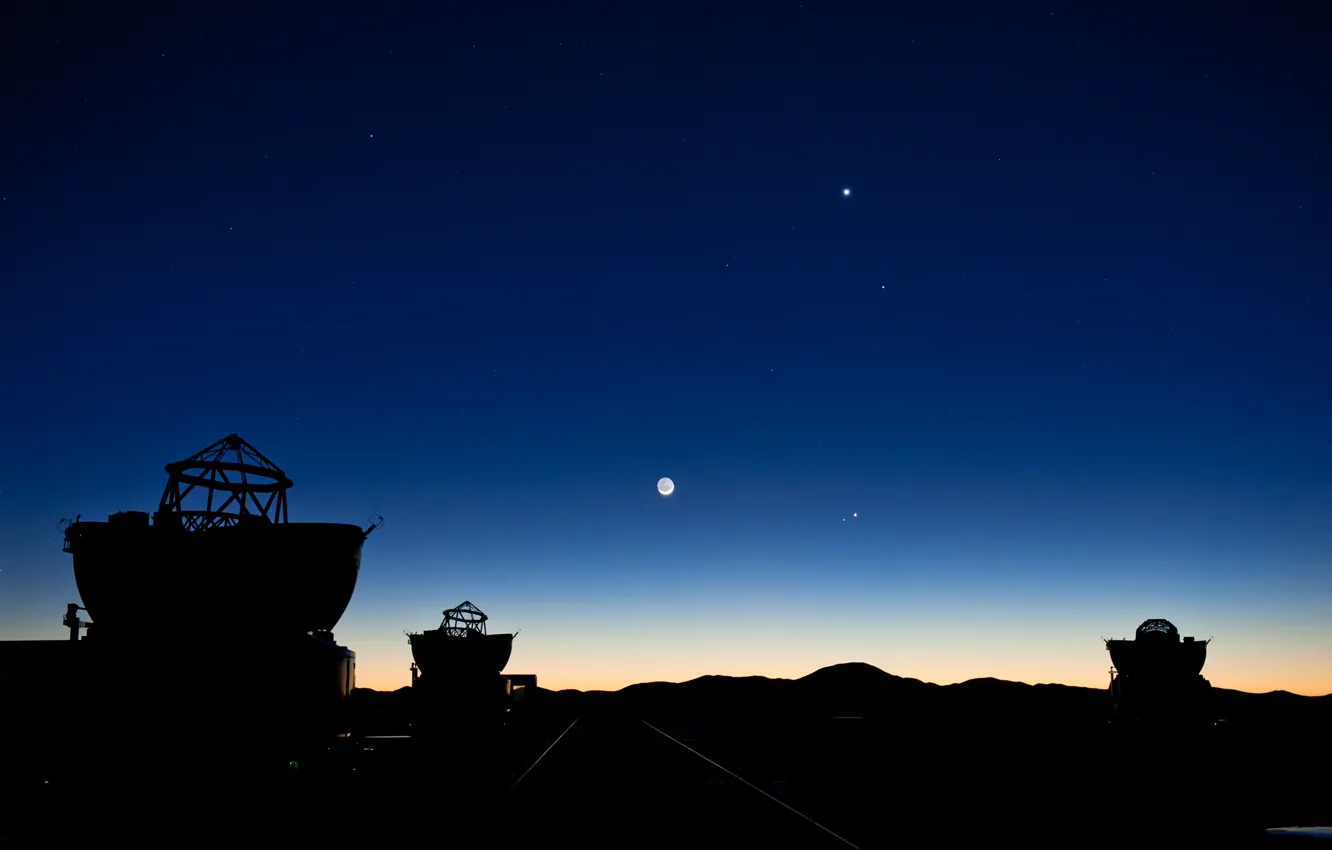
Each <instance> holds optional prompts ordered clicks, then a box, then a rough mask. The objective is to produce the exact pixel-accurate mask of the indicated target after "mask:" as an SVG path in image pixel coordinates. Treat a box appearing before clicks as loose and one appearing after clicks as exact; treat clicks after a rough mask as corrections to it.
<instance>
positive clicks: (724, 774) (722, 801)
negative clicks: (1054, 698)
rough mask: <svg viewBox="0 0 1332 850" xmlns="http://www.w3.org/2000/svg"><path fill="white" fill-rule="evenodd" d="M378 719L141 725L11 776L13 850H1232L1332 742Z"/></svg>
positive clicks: (1312, 814)
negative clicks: (329, 725)
mask: <svg viewBox="0 0 1332 850" xmlns="http://www.w3.org/2000/svg"><path fill="white" fill-rule="evenodd" d="M375 731H381V732H388V733H392V732H401V731H403V730H400V729H389V728H385V729H382V730H375V729H362V732H363V733H365V734H363V735H362V736H361V737H358V738H355V739H345V740H343V741H341V742H339V743H337V744H335V745H334V746H333V747H331V748H328V749H327V750H325V752H324V753H323V754H322V755H321V756H320V757H311V758H309V759H307V760H306V761H305V762H304V763H302V764H298V765H296V766H288V765H284V767H285V768H286V773H285V774H282V775H281V777H279V776H278V774H277V773H275V772H270V773H268V774H266V775H265V776H263V777H262V778H260V777H257V776H256V775H246V774H242V773H237V772H236V770H237V769H236V768H235V767H234V766H232V767H227V766H226V762H225V760H224V759H223V756H224V755H225V754H226V752H227V749H228V742H227V740H226V738H225V735H220V736H219V737H218V738H217V739H216V740H214V741H213V742H212V743H211V744H210V746H209V747H200V748H196V749H193V750H192V749H190V748H189V747H186V746H184V745H177V746H175V747H174V748H173V747H171V746H165V747H164V746H161V745H153V744H152V743H150V742H143V746H142V747H140V748H138V749H137V750H135V751H136V752H138V753H139V754H140V756H139V757H138V758H135V757H133V756H130V757H127V758H126V760H125V761H123V762H122V763H120V764H118V765H116V766H115V769H114V770H112V771H110V772H109V773H107V772H101V773H99V772H98V771H97V770H96V769H94V768H93V767H91V766H81V765H77V764H74V765H69V767H70V768H71V769H72V770H73V771H74V772H76V773H78V774H81V775H83V777H84V780H85V781H83V782H81V783H80V782H73V783H71V782H64V781H61V780H59V778H57V780H56V781H54V782H51V784H36V783H34V782H27V783H18V784H17V785H16V786H14V787H11V788H10V789H9V790H8V792H7V793H6V794H5V795H4V797H3V802H0V806H2V808H0V835H5V836H7V838H6V839H5V840H4V841H3V842H0V846H4V847H6V848H8V847H18V846H33V847H53V846H57V845H58V844H63V843H67V841H77V842H78V843H79V844H82V845H95V844H102V843H110V842H112V841H116V842H117V843H118V842H119V841H125V842H127V843H128V844H129V845H130V846H172V847H181V846H192V847H200V846H226V847H234V846H238V845H239V844H243V843H259V842H262V843H263V844H265V845H270V844H272V845H274V846H277V842H282V845H283V846H291V845H292V844H293V843H295V844H299V845H301V846H312V845H316V844H321V845H329V846H376V847H392V846H397V845H399V844H402V843H404V842H409V843H413V844H415V843H427V842H428V843H430V844H446V845H450V844H459V843H465V844H466V846H469V847H495V848H500V847H529V848H530V847H533V846H537V845H560V846H574V847H579V848H592V847H621V848H622V847H635V846H648V847H655V846H671V847H682V846H683V847H801V848H822V847H842V848H845V847H861V848H870V847H903V846H905V847H932V846H981V845H982V844H985V845H988V844H990V843H994V842H997V841H998V842H1004V843H1009V842H1017V843H1019V844H1020V845H1021V846H1026V847H1031V846H1050V847H1054V846H1059V847H1084V846H1085V847H1097V846H1108V845H1111V844H1115V845H1119V846H1125V845H1132V844H1135V843H1141V842H1147V841H1150V842H1153V843H1158V844H1159V843H1160V842H1161V841H1163V840H1178V841H1182V842H1185V843H1187V844H1188V846H1218V847H1221V846H1224V847H1237V846H1259V845H1262V844H1265V843H1268V840H1267V839H1266V837H1265V833H1264V830H1265V828H1266V827H1275V826H1288V825H1297V824H1303V825H1313V824H1317V823H1323V824H1326V823H1329V822H1332V807H1330V805H1329V803H1330V801H1329V797H1328V794H1327V790H1328V788H1327V780H1326V777H1325V776H1324V775H1323V771H1322V770H1320V769H1319V768H1318V766H1317V763H1318V760H1319V759H1320V758H1321V753H1322V751H1323V750H1322V743H1325V741H1324V742H1319V741H1314V740H1310V738H1309V735H1310V733H1309V731H1308V730H1306V731H1304V732H1301V733H1299V734H1298V735H1296V734H1295V733H1293V732H1290V734H1287V735H1286V736H1285V737H1282V735H1281V734H1279V731H1280V730H1267V731H1266V732H1265V734H1264V735H1263V736H1258V735H1256V733H1255V732H1254V730H1249V731H1248V733H1247V734H1243V733H1242V730H1241V732H1236V731H1235V730H1221V729H1218V730H1216V731H1215V734H1208V735H1205V736H1203V737H1201V738H1196V739H1187V738H1183V737H1181V736H1178V735H1168V736H1159V737H1156V738H1151V737H1144V736H1141V735H1130V736H1126V737H1123V736H1118V737H1117V736H1114V735H1111V734H1109V733H1108V731H1107V730H1105V729H1103V728H1101V727H1100V726H1099V725H1098V726H1094V727H1093V726H1089V725H1085V724H1084V725H1082V726H1080V727H1075V726H1064V727H1053V726H1050V725H1048V724H1047V725H1045V726H1043V727H1025V728H1023V727H1021V726H1020V725H1014V724H1013V723H1011V722H1009V721H1005V722H987V721H986V719H985V718H983V717H977V718H973V720H972V722H971V723H970V724H965V723H962V722H959V721H958V720H956V719H954V720H951V721H949V722H947V723H943V722H938V723H933V724H932V723H930V722H928V720H927V719H920V718H918V719H917V720H915V721H911V722H904V721H901V720H898V721H886V720H878V721H875V720H867V719H849V718H843V719H834V718H831V717H822V718H811V717H803V718H796V717H791V716H787V717H781V716H771V715H765V714H764V713H763V712H752V713H749V714H740V713H734V712H733V713H731V714H730V715H729V716H726V717H705V716H703V715H700V714H699V713H698V712H667V713H654V712H652V711H637V710H635V711H623V710H619V711H607V710H597V709H595V708H589V707H588V706H586V705H583V706H574V705H567V704H566V705H560V704H550V705H547V706H545V707H544V710H535V709H534V708H529V709H528V710H527V713H526V714H524V715H522V716H520V717H516V718H514V719H513V722H512V723H511V725H510V726H509V728H508V729H507V730H506V731H505V732H504V733H503V734H502V735H500V736H499V737H496V738H493V739H487V738H486V737H485V736H484V735H482V734H480V733H470V734H462V735H457V736H454V737H448V738H445V739H441V740H438V741H436V742H434V743H433V744H429V745H427V744H426V743H425V742H422V741H421V740H417V739H413V738H410V737H376V736H375V735H374V734H373V733H374V732H375ZM1287 731H1288V732H1289V730H1287ZM29 743H31V742H29ZM210 753H211V755H210ZM44 782H45V780H43V783H44Z"/></svg>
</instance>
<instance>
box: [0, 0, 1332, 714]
mask: <svg viewBox="0 0 1332 850" xmlns="http://www.w3.org/2000/svg"><path fill="white" fill-rule="evenodd" d="M464 5H465V6H466V7H467V8H466V9H463V8H461V7H459V5H458V4H420V3H392V2H377V3H355V4H348V3H341V2H332V3H311V2H305V1H304V0H301V2H294V3H292V2H289V3H286V4H273V3H265V4H251V5H249V6H248V7H245V8H242V7H241V6H236V5H233V4H227V5H226V6H225V8H224V7H215V6H207V7H204V6H199V5H198V4H187V6H188V8H186V7H182V9H183V10H184V11H180V12H174V13H168V14H166V15H165V16H163V15H160V14H155V15H151V16H148V15H141V14H140V13H138V12H135V11H133V10H127V9H126V8H124V7H123V6H120V5H115V4H105V3H98V4H87V5H84V6H82V7H78V6H75V5H71V4H66V3H60V2H47V3H41V4H26V8H25V10H24V12H23V13H22V16H21V17H17V18H16V17H15V16H16V14H17V13H15V12H14V11H13V10H10V11H9V12H8V13H7V15H8V16H9V18H8V20H7V23H6V25H5V26H2V27H0V30H3V31H4V32H5V36H4V39H5V42H6V46H5V53H6V56H7V58H8V60H9V71H10V73H9V74H7V75H6V79H7V85H6V86H5V87H4V90H3V92H2V93H0V97H3V108H4V115H5V116H6V118H7V120H6V126H7V129H6V131H5V133H4V136H3V142H0V144H2V145H3V153H2V154H0V196H3V201H0V246H2V247H0V356H3V361H4V363H5V364H6V366H7V368H6V370H5V371H6V379H5V381H4V384H3V389H0V439H3V444H4V446H5V448H6V450H5V452H4V453H3V454H2V455H0V638H5V639H12V638H60V637H62V636H63V634H64V632H63V630H62V629H61V627H60V617H61V614H62V612H63V606H64V605H65V603H66V602H69V601H73V600H75V599H77V598H78V597H77V591H76V589H75V586H74V581H73V574H72V570H71V566H70V561H69V556H67V555H64V554H62V553H61V551H60V536H59V533H58V531H57V528H56V524H57V521H58V520H59V519H60V518H61V517H63V516H72V515H74V514H75V513H82V514H83V515H84V516H87V517H90V518H100V516H101V515H103V514H106V513H109V512H112V511H115V510H119V509H138V510H152V509H154V508H155V506H156V504H157V499H158V498H159V496H160V494H161V489H162V486H163V485H164V484H165V481H166V475H165V473H164V472H163V471H162V466H163V464H165V463H167V462H168V461H172V460H178V459H181V458H184V457H187V456H189V455H190V454H192V453H194V452H195V451H197V450H199V449H201V448H203V447H204V446H206V445H208V444H210V443H212V442H213V441H215V440H217V439H219V438H221V437H222V436H224V435H226V434H228V433H231V432H233V431H234V432H238V433H239V434H241V436H243V437H245V438H246V439H247V440H249V441H250V442H251V443H253V444H254V445H255V446H256V447H258V448H259V450H260V451H262V452H264V453H265V454H266V455H268V456H269V457H270V458H272V459H273V460H274V461H275V462H276V463H278V464H279V465H280V466H281V467H282V468H283V469H285V470H286V471H287V472H288V474H289V475H290V476H291V477H292V478H293V479H294V480H295V482H296V486H295V488H293V489H292V491H291V493H290V496H289V500H290V506H291V518H292V519H293V520H308V521H334V522H356V523H364V521H365V519H366V517H367V516H369V515H370V514H371V513H372V512H378V513H380V514H382V515H383V516H384V517H385V518H386V520H387V524H386V525H385V526H384V528H383V529H382V530H380V531H378V532H376V533H375V534H374V535H372V536H371V537H370V538H369V540H368V541H367V543H366V547H365V553H364V562H363V567H362V572H361V579H360V585H359V587H358V589H357V593H356V596H355V597H354V599H353V600H352V603H351V605H350V607H349V609H348V610H347V613H346V615H345V616H344V617H343V619H342V621H341V623H340V624H339V625H338V628H337V630H336V634H337V638H338V641H339V642H340V643H344V644H346V645H347V646H349V647H351V648H352V649H354V650H355V651H356V652H357V654H358V673H357V675H358V683H359V684H360V685H362V686H368V687H376V688H393V687H399V686H402V685H405V684H407V683H408V681H409V675H408V665H409V663H410V660H411V655H410V650H409V647H408V644H407V641H406V638H405V637H404V636H403V632H404V631H405V630H419V629H422V628H434V627H435V626H436V625H438V622H439V619H440V612H441V611H442V610H443V609H444V608H446V607H450V606H453V605H456V604H457V603H459V602H461V601H463V600H464V599H470V600H471V601H473V602H475V603H476V604H477V605H479V606H480V607H481V608H482V609H483V610H485V611H486V612H487V613H488V614H490V616H491V627H492V631H494V630H501V631H510V630H513V629H519V628H521V630H522V633H521V634H520V635H519V637H518V638H517V640H516V641H515V645H514V653H513V659H512V662H511V663H510V665H509V667H508V670H509V671H510V672H520V673H525V672H531V673H536V674H537V675H538V676H539V677H540V681H541V683H542V684H543V685H545V686H547V687H554V688H562V687H577V688H616V687H620V686H622V685H625V684H629V683H631V682H636V681H642V680H651V679H668V680H681V679H688V678H692V677H694V676H698V675H702V674H706V673H725V674H742V675H743V674H762V675H770V676H800V675H803V674H805V673H808V672H810V671H812V670H814V669H816V668H818V667H820V666H823V665H826V664H831V663H836V662H842V661H852V660H859V661H867V662H870V663H872V664H875V665H877V666H879V667H882V668H883V669H885V670H888V671H890V672H893V673H897V674H900V675H906V676H914V677H918V678H922V679H926V680H929V681H936V682H952V681H958V680H963V679H967V678H971V677H977V676H997V677H1001V678H1009V679H1017V680H1022V681H1028V682H1049V681H1054V682H1065V683H1069V684H1081V685H1093V686H1098V687H1099V686H1104V685H1105V683H1106V682H1107V679H1108V676H1107V670H1108V668H1109V658H1108V655H1107V653H1106V652H1105V649H1104V646H1103V645H1102V644H1101V642H1100V639H1101V638H1102V637H1120V636H1130V635H1131V633H1132V631H1133V629H1134V628H1135V627H1136V626H1137V624H1138V623H1139V622H1141V621H1142V620H1144V619H1146V618H1148V617H1166V618H1168V619H1170V620H1172V621H1173V622H1175V623H1176V625H1178V627H1179V628H1180V631H1181V632H1182V633H1183V634H1192V635H1197V636H1198V637H1200V638H1201V637H1214V638H1215V641H1214V643H1213V645H1212V647H1211V655H1210V659H1209V663H1208V666H1207V668H1206V669H1205V671H1204V673H1205V674H1206V675H1208V677H1209V678H1210V679H1211V681H1212V683H1213V684H1214V685H1218V686H1223V687H1234V688H1242V689H1246V690H1259V691H1265V690H1271V689H1276V688H1284V689H1287V690H1291V691H1295V692H1299V693H1326V692H1329V691H1332V617H1329V612H1332V442H1329V439H1328V435H1329V434H1332V381H1330V380H1329V366H1332V321H1330V320H1332V212H1330V211H1332V205H1330V204H1332V191H1330V190H1332V130H1329V119H1328V116H1329V115H1332V94H1330V93H1332V72H1330V70H1329V69H1330V67H1332V66H1330V65H1329V61H1330V57H1329V56H1328V55H1327V52H1326V50H1325V47H1326V44H1327V43H1328V41H1329V38H1330V37H1332V27H1330V26H1329V11H1328V7H1327V6H1326V4H1323V3H1316V2H1307V3H1298V4H1295V3H1290V4H1282V3H1263V4H1261V6H1260V5H1259V4H1257V3H1234V4H1221V5H1222V6H1224V7H1225V9H1218V8H1217V7H1216V4H1201V3H1200V4H1197V5H1182V4H1175V3H1171V2H1151V3H1121V4H1067V3H1052V2H1041V3H1035V2H1018V3H1009V4H1002V5H1003V6H1004V7H1005V9H1004V10H1002V11H1001V10H1000V9H999V8H998V4H994V3H990V2H971V3H959V2H954V3H942V2H940V3H924V4H892V12H891V14H889V13H887V12H885V11H883V10H885V9H887V8H889V6H888V5H887V4H881V3H868V2H866V3H837V2H805V3H800V2H766V0H765V2H761V3H760V2H752V3H715V4H714V3H698V4H692V3H670V4H667V3H657V2H633V3H625V4H612V3H606V4H560V3H553V2H552V3H545V2H543V3H529V4H513V3H510V4H500V5H496V4H485V3H482V4H464ZM1088 6H1091V7H1097V6H1103V7H1104V8H1100V9H1092V10H1089V9H1088V8H1085V7H1088ZM870 10H877V11H873V12H872V11H870ZM10 24H12V25H10ZM845 188H850V190H851V194H850V195H849V196H848V195H845V194H844V193H843V190H844V189H845ZM663 475H669V476H671V477H672V478H674V479H675V482H676V485H677V488H678V489H677V491H676V493H675V494H674V495H673V496H671V497H670V498H667V499H664V498H662V497H661V496H659V495H658V494H657V492H656V490H655V482H656V480H657V479H658V478H659V477H661V476H663ZM853 514H854V516H853ZM222 626H223V627H224V628H225V627H234V628H237V629H241V628H244V625H243V622H240V621H239V620H238V622H236V623H234V624H222ZM142 675H143V677H144V678H145V679H151V676H152V666H151V659H146V660H145V661H144V664H143V667H142Z"/></svg>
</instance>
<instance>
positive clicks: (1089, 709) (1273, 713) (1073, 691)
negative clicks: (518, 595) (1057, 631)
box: [350, 661, 1332, 728]
mask: <svg viewBox="0 0 1332 850" xmlns="http://www.w3.org/2000/svg"><path fill="white" fill-rule="evenodd" d="M1211 695H1212V702H1213V706H1214V708H1215V710H1216V715H1217V717H1218V718H1221V719H1224V720H1226V721H1227V722H1230V723H1244V724H1251V725H1262V726H1270V725H1271V724H1295V725H1300V726H1304V725H1309V724H1313V725H1317V724H1320V723H1326V722H1328V721H1329V720H1332V694H1330V695H1326V696H1320V697H1311V696H1300V695H1297V694H1292V693H1289V692H1288V691H1272V692H1269V693H1261V694H1260V693H1248V692H1245V691H1236V690H1230V689H1226V688H1212V691H1211ZM533 696H534V697H536V698H537V699H539V700H540V702H541V703H542V704H544V705H546V706H550V707H558V708H560V709H566V710H568V711H571V712H574V713H575V714H590V715H601V714H608V713H610V714H633V715H640V716H642V715H659V716H665V715H673V716H679V717H700V718H702V717H707V718H715V719H727V718H735V719H738V718H740V717H745V716H753V715H754V714H756V713H762V714H764V715H765V716H767V717H769V718H781V717H785V718H790V719H800V718H830V717H840V718H848V719H849V718H854V719H859V720H864V721H866V722H873V721H880V720H881V721H910V722H916V723H928V724H930V725H938V724H941V723H947V724H956V725H965V724H967V723H970V722H973V721H974V719H975V718H977V717H980V716H983V717H985V718H988V719H989V720H991V721H1001V722H1004V723H1006V724H1013V725H1018V726H1021V725H1030V726H1033V727H1036V726H1039V727H1050V726H1052V725H1055V726H1060V725H1063V726H1068V725H1072V726H1079V727H1088V728H1090V727H1093V726H1097V725H1101V724H1104V722H1105V717H1106V711H1107V709H1108V699H1109V698H1108V694H1107V692H1106V689H1104V688H1086V687H1077V686H1073V685H1060V684H1035V685H1033V684H1027V683H1025V682H1013V681H1008V680H1005V679H997V678H993V677H984V678H977V679H968V680H967V681H964V682H957V683H955V684H950V685H938V684H934V683H932V682H924V681H921V680H920V679H912V678H906V677H902V676H896V675H893V674H892V673H888V672H886V671H884V670H881V669H879V668H878V667H875V666H874V665H872V664H866V663H864V662H859V661H856V662H848V663H844V664H834V665H831V666H828V667H823V668H820V669H818V670H815V671H814V672H812V673H809V674H808V675H805V676H801V677H800V678H798V679H782V678H770V677H767V676H719V675H707V676H699V677H698V678H695V679H690V680H688V681H685V682H640V683H638V684H633V685H628V686H626V687H624V688H621V689H620V690H618V691H599V690H592V691H579V690H574V689H564V690H559V691H553V690H547V689H544V688H537V689H535V691H534V693H533ZM410 697H411V688H410V687H404V688H400V689H398V690H396V691H382V692H381V691H372V690H367V689H357V690H356V691H355V692H354V693H353V695H352V699H351V706H350V707H351V708H352V712H353V714H354V715H359V716H362V717H365V718H369V717H372V716H387V715H388V714H391V713H392V711H393V710H394V707H395V706H399V705H402V704H403V703H405V702H406V701H407V700H409V699H410Z"/></svg>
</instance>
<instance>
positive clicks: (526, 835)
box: [483, 717, 857, 850]
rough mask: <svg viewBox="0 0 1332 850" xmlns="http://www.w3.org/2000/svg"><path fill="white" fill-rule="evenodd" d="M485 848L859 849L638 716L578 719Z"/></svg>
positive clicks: (503, 813)
mask: <svg viewBox="0 0 1332 850" xmlns="http://www.w3.org/2000/svg"><path fill="white" fill-rule="evenodd" d="M495 823H496V826H495V827H494V828H493V829H492V830H491V831H490V833H489V835H487V836H486V840H485V841H484V845H483V846H489V847H493V848H507V847H532V846H534V842H537V841H540V842H550V841H554V840H560V841H562V842H567V843H569V844H571V845H573V846H577V847H579V848H592V847H617V848H623V847H625V846H632V845H634V844H640V843H643V842H645V841H646V842H648V843H650V844H652V845H654V846H657V845H667V844H674V843H676V842H678V843H679V844H678V846H690V847H728V846H734V847H753V846H761V847H765V848H781V847H793V848H794V847H800V848H810V850H818V848H836V850H848V848H854V847H856V846H857V845H856V844H854V843H852V841H850V840H847V839H846V838H843V837H840V836H838V835H837V834H836V826H835V825H831V824H829V825H821V824H817V823H815V822H813V821H811V820H809V819H808V818H806V817H805V816H804V815H802V814H801V813H799V812H796V811H794V810H792V809H790V808H788V807H786V806H785V805H784V804H782V803H781V802H778V801H777V800H776V799H775V798H773V797H771V796H768V795H767V793H765V792H764V791H762V790H760V789H758V788H757V787H755V786H752V785H749V784H748V783H747V782H746V781H745V780H744V779H742V778H740V777H738V776H736V775H734V774H732V773H730V772H729V771H728V770H727V769H726V768H725V766H723V765H718V764H715V763H713V762H711V761H709V760H708V759H707V758H705V757H704V756H702V755H701V754H699V753H697V752H695V751H693V750H691V749H689V748H688V747H687V746H686V745H684V744H683V743H681V742H680V741H678V740H676V739H673V738H671V737H669V736H668V735H666V734H665V733H663V732H661V731H660V730H658V729H656V728H655V727H653V726H651V725H649V724H648V723H646V722H644V721H642V720H639V719H637V718H630V717H623V718H595V719H593V718H580V719H578V720H577V721H576V722H574V723H573V725H572V726H570V727H567V728H566V730H565V731H564V732H563V733H562V737H561V738H560V739H559V741H558V743H555V744H554V745H553V746H551V747H550V748H549V750H548V751H546V752H545V754H544V755H543V756H542V757H541V758H540V759H539V760H538V761H537V762H536V764H535V765H534V766H532V767H531V768H530V769H529V770H527V771H526V773H525V775H522V776H521V778H520V781H519V782H518V783H517V784H516V785H515V786H514V787H513V788H512V790H511V791H509V793H508V794H507V795H506V797H505V799H504V801H503V803H502V805H501V807H500V810H499V811H498V812H497V817H496V819H495Z"/></svg>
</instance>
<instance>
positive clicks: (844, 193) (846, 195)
mask: <svg viewBox="0 0 1332 850" xmlns="http://www.w3.org/2000/svg"><path fill="white" fill-rule="evenodd" d="M842 197H843V198H849V197H851V190H850V189H843V190H842Z"/></svg>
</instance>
